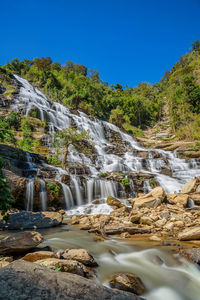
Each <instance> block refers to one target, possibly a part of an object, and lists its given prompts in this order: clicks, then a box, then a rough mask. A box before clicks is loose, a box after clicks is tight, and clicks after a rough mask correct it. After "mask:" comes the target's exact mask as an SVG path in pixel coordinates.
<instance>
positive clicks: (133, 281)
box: [109, 273, 145, 295]
mask: <svg viewBox="0 0 200 300" xmlns="http://www.w3.org/2000/svg"><path fill="white" fill-rule="evenodd" d="M109 283H110V286H111V287H112V288H114V289H118V290H122V291H127V292H130V293H134V294H136V295H142V294H143V293H144V292H145V286H144V284H143V283H142V281H141V279H140V278H139V277H138V276H136V275H134V274H131V273H118V274H114V275H113V276H112V278H111V280H110V282H109Z"/></svg>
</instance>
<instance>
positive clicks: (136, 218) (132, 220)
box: [130, 214, 142, 223]
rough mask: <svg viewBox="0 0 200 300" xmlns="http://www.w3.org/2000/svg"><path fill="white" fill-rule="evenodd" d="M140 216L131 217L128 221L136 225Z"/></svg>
mask: <svg viewBox="0 0 200 300" xmlns="http://www.w3.org/2000/svg"><path fill="white" fill-rule="evenodd" d="M141 216H142V214H135V215H131V217H130V221H131V222H132V223H138V222H139V221H140V218H141Z"/></svg>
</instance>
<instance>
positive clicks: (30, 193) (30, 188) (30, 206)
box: [26, 178, 35, 211]
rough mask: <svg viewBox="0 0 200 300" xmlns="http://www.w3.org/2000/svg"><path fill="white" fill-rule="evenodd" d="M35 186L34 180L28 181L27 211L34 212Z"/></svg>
mask: <svg viewBox="0 0 200 300" xmlns="http://www.w3.org/2000/svg"><path fill="white" fill-rule="evenodd" d="M34 185H35V183H34V178H30V179H28V181H27V184H26V200H27V202H26V210H31V211H32V210H33V198H34V189H35V188H34Z"/></svg>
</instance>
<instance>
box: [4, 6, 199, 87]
mask: <svg viewBox="0 0 200 300" xmlns="http://www.w3.org/2000/svg"><path fill="white" fill-rule="evenodd" d="M0 11H1V14H0V54H1V55H0V65H3V64H5V63H6V62H7V61H10V60H11V59H13V58H14V57H18V58H19V59H25V58H26V59H33V58H35V57H46V56H50V57H51V58H52V60H53V61H59V62H61V63H62V64H64V63H65V62H66V61H67V60H71V61H74V62H77V63H80V64H84V65H85V66H87V67H88V68H91V69H95V70H98V71H99V74H100V76H101V78H102V79H103V80H104V81H107V82H108V83H109V84H115V83H121V84H123V85H125V84H127V85H128V86H135V85H137V84H138V83H139V82H150V83H155V82H157V81H160V78H161V77H162V76H163V74H164V72H165V71H166V70H168V69H170V68H171V67H172V66H173V64H174V63H175V62H176V61H177V60H178V59H179V57H180V56H181V55H183V54H185V53H186V52H188V51H189V50H190V47H191V42H192V41H194V40H197V39H200V0H71V1H70V0H40V1H39V0H17V1H16V0H0Z"/></svg>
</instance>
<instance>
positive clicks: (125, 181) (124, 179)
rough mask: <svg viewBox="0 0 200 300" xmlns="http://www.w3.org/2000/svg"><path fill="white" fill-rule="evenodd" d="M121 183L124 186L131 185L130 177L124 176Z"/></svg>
mask: <svg viewBox="0 0 200 300" xmlns="http://www.w3.org/2000/svg"><path fill="white" fill-rule="evenodd" d="M121 183H122V184H123V186H129V185H130V181H129V179H128V178H122V179H121Z"/></svg>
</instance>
